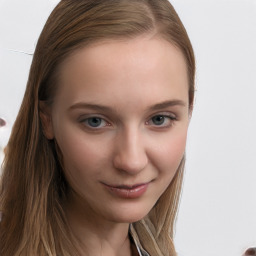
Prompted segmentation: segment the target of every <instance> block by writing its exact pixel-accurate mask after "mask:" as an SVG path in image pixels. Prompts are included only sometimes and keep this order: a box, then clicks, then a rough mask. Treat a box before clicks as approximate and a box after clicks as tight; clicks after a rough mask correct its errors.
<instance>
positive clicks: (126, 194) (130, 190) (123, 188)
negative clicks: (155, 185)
mask: <svg viewBox="0 0 256 256" xmlns="http://www.w3.org/2000/svg"><path fill="white" fill-rule="evenodd" d="M103 185H104V186H105V187H106V188H107V189H108V191H109V192H110V193H111V194H112V195H114V196H117V197H120V198H124V199H136V198H139V197H141V196H142V195H143V194H144V193H145V192H146V191H147V188H148V186H149V183H142V184H136V185H108V184H104V183H103Z"/></svg>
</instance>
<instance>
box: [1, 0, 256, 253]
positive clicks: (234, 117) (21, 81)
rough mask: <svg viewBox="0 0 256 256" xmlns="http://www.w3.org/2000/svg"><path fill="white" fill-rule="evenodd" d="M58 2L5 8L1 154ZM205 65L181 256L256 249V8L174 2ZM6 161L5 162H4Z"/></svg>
mask: <svg viewBox="0 0 256 256" xmlns="http://www.w3.org/2000/svg"><path fill="white" fill-rule="evenodd" d="M57 2H58V1H56V0H0V117H2V118H4V119H5V120H6V121H7V126H6V127H5V128H0V150H2V149H3V147H4V146H5V145H6V143H7V140H8V137H9V135H10V131H11V127H12V125H13V122H14V120H15V117H16V115H17V112H18V109H19V106H20V103H21V100H22V97H23V93H24V89H25V85H26V80H27V76H28V72H29V67H30V64H31V60H32V54H33V51H34V48H35V44H36V41H37V38H38V36H39V33H40V31H41V29H42V27H43V25H44V23H45V21H46V19H47V17H48V15H49V13H50V12H51V10H52V9H53V8H54V6H55V5H56V4H57ZM171 2H172V4H173V5H174V7H175V8H176V10H177V12H178V14H179V15H180V17H181V19H182V21H183V23H184V25H185V27H186V28H187V31H188V34H189V36H190V38H191V41H192V44H193V46H194V50H195V53H196V59H197V76H196V88H197V92H196V103H195V108H194V113H193V117H192V121H191V124H190V130H189V136H188V144H187V165H186V174H185V182H184V188H183V193H182V200H181V204H180V210H179V217H178V220H177V226H176V236H175V241H176V246H177V250H178V252H179V255H180V256H216V255H220V256H226V255H228V256H229V255H230V256H231V255H232V256H240V255H242V253H243V251H244V250H245V249H246V248H247V247H248V246H252V245H256V186H255V184H256V100H255V95H256V0H201V1H199V0H172V1H171ZM2 158H3V154H0V162H1V161H2Z"/></svg>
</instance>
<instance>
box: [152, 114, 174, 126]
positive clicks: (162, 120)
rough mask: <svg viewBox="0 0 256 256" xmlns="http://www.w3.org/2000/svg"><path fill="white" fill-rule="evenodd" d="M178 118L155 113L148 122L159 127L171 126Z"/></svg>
mask: <svg viewBox="0 0 256 256" xmlns="http://www.w3.org/2000/svg"><path fill="white" fill-rule="evenodd" d="M175 120H176V118H175V117H173V116H169V115H155V116H153V117H151V119H150V120H149V121H148V122H147V124H149V125H153V126H159V127H169V126H171V125H172V123H173V122H174V121H175Z"/></svg>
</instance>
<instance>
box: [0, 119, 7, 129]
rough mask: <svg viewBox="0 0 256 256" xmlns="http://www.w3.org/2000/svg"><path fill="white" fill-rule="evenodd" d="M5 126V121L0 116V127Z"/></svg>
mask: <svg viewBox="0 0 256 256" xmlns="http://www.w3.org/2000/svg"><path fill="white" fill-rule="evenodd" d="M3 126H6V121H5V120H4V119H3V118H1V117H0V128H1V127H3Z"/></svg>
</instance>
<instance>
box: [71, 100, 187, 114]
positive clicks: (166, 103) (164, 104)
mask: <svg viewBox="0 0 256 256" xmlns="http://www.w3.org/2000/svg"><path fill="white" fill-rule="evenodd" d="M172 106H182V107H186V106H187V104H186V103H185V102H184V101H182V100H167V101H163V102H160V103H157V104H155V105H153V106H150V107H149V110H150V111H155V110H160V109H163V108H167V107H172ZM81 108H89V109H93V110H97V111H100V112H101V111H104V112H115V111H113V109H112V108H111V107H108V106H104V105H100V104H91V103H86V102H78V103H75V104H74V105H72V106H71V107H69V110H73V109H81Z"/></svg>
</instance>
